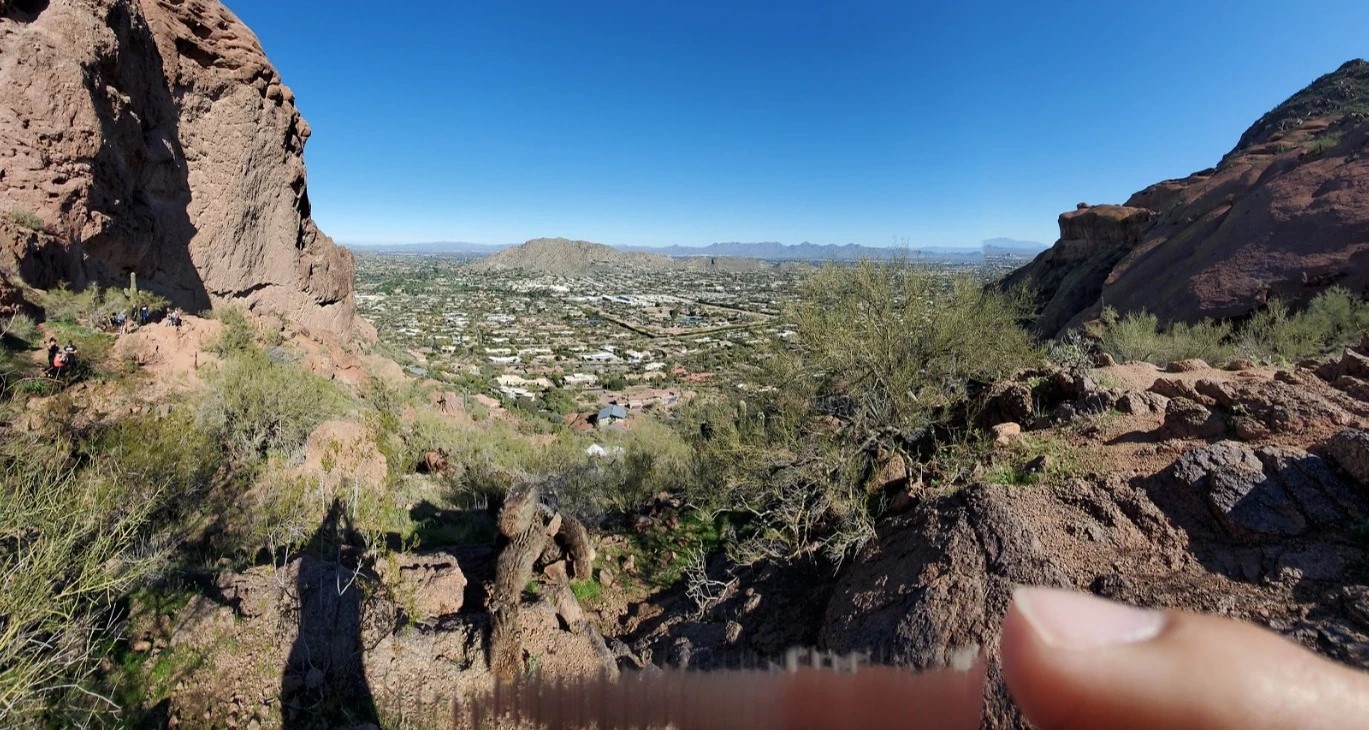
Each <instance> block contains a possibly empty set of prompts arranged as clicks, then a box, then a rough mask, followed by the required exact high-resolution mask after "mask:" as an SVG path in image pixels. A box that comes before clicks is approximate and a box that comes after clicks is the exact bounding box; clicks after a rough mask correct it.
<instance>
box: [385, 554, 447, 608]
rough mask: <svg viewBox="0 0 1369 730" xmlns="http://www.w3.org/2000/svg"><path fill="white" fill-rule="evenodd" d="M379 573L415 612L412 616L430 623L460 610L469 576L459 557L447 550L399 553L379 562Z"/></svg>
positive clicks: (397, 598)
mask: <svg viewBox="0 0 1369 730" xmlns="http://www.w3.org/2000/svg"><path fill="white" fill-rule="evenodd" d="M376 574H377V575H378V576H379V577H380V581H381V583H383V584H385V585H386V587H388V588H389V589H390V590H391V592H392V593H393V595H394V597H395V601H396V603H398V605H399V606H400V607H401V608H403V609H405V610H406V611H410V612H412V615H411V616H410V617H409V618H410V619H412V620H414V621H416V622H418V623H427V624H431V623H433V622H436V621H437V620H439V619H441V618H443V617H445V616H451V615H453V614H455V613H456V612H458V611H460V610H461V605H462V603H463V602H464V600H465V591H466V575H465V574H464V573H462V572H461V566H460V565H459V564H457V561H456V557H455V556H453V555H450V554H448V553H429V554H425V555H409V554H404V553H396V554H393V555H389V556H386V557H385V558H384V559H382V560H380V561H377V563H376Z"/></svg>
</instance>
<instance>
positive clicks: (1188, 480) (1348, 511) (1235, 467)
mask: <svg viewBox="0 0 1369 730" xmlns="http://www.w3.org/2000/svg"><path fill="white" fill-rule="evenodd" d="M1166 479H1168V480H1169V481H1170V482H1171V483H1173V484H1176V485H1180V486H1181V487H1182V488H1184V489H1192V490H1195V491H1197V492H1198V493H1200V494H1202V495H1203V498H1204V499H1205V501H1206V502H1207V504H1208V506H1209V508H1210V509H1211V511H1212V515H1213V516H1214V517H1215V518H1216V519H1217V522H1218V523H1219V524H1220V525H1221V526H1222V528H1223V529H1224V530H1225V531H1226V532H1227V533H1228V534H1229V535H1230V536H1231V537H1232V538H1233V539H1236V540H1256V541H1259V540H1269V539H1278V538H1286V537H1292V536H1298V535H1302V534H1304V533H1305V532H1306V531H1307V529H1308V527H1309V525H1316V526H1317V527H1321V528H1327V527H1332V526H1335V525H1340V524H1344V523H1345V522H1346V521H1347V518H1348V517H1350V516H1351V515H1356V514H1358V511H1359V506H1358V505H1359V500H1358V499H1357V497H1356V495H1354V494H1353V493H1352V492H1351V490H1350V489H1349V488H1348V487H1347V486H1346V485H1345V483H1344V482H1342V481H1341V480H1340V479H1339V478H1338V477H1337V476H1336V475H1335V474H1334V473H1333V472H1332V471H1331V469H1330V467H1329V465H1328V464H1327V463H1326V462H1325V461H1324V460H1322V459H1321V458H1320V457H1317V456H1315V455H1312V454H1308V453H1306V452H1301V451H1294V450H1291V449H1282V448H1277V447H1268V448H1263V449H1260V450H1258V451H1255V450H1252V449H1251V448H1250V447H1248V446H1245V445H1243V444H1238V443H1235V442H1231V441H1225V442H1221V443H1216V444H1212V445H1210V446H1205V447H1203V448H1200V449H1194V450H1192V451H1189V452H1187V453H1185V454H1184V455H1183V456H1180V457H1179V459H1178V460H1176V461H1175V462H1174V465H1173V466H1172V467H1170V469H1169V470H1168V471H1167V472H1166Z"/></svg>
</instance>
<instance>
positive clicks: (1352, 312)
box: [1240, 286, 1369, 362]
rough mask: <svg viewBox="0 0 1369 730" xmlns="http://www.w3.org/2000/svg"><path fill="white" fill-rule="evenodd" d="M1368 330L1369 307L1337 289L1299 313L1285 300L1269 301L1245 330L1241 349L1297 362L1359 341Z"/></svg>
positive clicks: (1332, 288) (1262, 357) (1276, 358)
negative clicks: (1291, 308)
mask: <svg viewBox="0 0 1369 730" xmlns="http://www.w3.org/2000/svg"><path fill="white" fill-rule="evenodd" d="M1366 329H1369V304H1366V303H1365V302H1363V301H1361V300H1360V299H1358V298H1356V297H1355V296H1354V295H1353V294H1351V293H1350V292H1349V291H1348V290H1346V289H1344V288H1342V287H1338V286H1333V287H1331V288H1330V289H1327V290H1326V291H1323V292H1322V293H1320V294H1318V295H1317V296H1316V297H1313V299H1312V301H1311V302H1308V304H1307V308H1306V309H1304V310H1303V311H1301V312H1297V313H1294V312H1291V311H1290V310H1289V308H1288V306H1287V305H1286V304H1285V303H1284V302H1283V301H1282V300H1279V299H1271V300H1269V303H1268V304H1267V305H1266V306H1265V308H1264V309H1261V310H1260V311H1258V312H1256V313H1255V314H1254V315H1252V316H1251V318H1250V320H1249V321H1248V322H1247V323H1246V325H1245V327H1244V328H1243V329H1242V330H1241V338H1240V340H1241V349H1242V351H1244V352H1245V353H1246V354H1247V355H1249V356H1250V357H1253V358H1257V359H1263V360H1283V361H1287V362H1295V361H1297V360H1302V359H1304V358H1309V357H1315V356H1317V355H1321V354H1323V353H1325V352H1326V351H1327V350H1328V349H1329V348H1332V347H1336V346H1340V345H1346V344H1351V343H1354V342H1358V341H1359V338H1360V336H1361V333H1363V332H1364V331H1365V330H1366Z"/></svg>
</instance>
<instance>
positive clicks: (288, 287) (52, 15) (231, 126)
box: [0, 0, 374, 339]
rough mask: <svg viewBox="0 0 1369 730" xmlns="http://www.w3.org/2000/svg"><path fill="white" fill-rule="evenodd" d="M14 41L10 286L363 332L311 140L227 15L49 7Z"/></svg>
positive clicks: (3, 165) (199, 0)
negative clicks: (323, 205) (307, 156)
mask: <svg viewBox="0 0 1369 730" xmlns="http://www.w3.org/2000/svg"><path fill="white" fill-rule="evenodd" d="M41 5H42V6H43V8H42V10H41V12H39V13H37V14H36V15H34V17H32V19H31V20H30V21H29V22H23V23H16V22H13V21H12V20H6V21H3V22H4V29H3V32H0V57H3V58H5V59H12V61H11V60H7V62H6V63H4V64H0V108H3V109H6V110H9V113H6V114H4V115H0V179H3V180H4V186H3V191H2V192H0V197H2V198H3V200H0V208H3V209H4V210H6V211H8V210H13V209H20V210H25V211H29V212H31V213H33V214H36V216H37V217H38V218H39V219H41V220H42V221H44V222H45V223H46V229H47V231H46V232H44V233H43V234H42V235H40V236H37V238H41V239H42V240H41V241H39V242H38V243H40V245H30V243H31V242H33V241H34V239H35V236H34V235H31V233H30V232H28V231H19V230H17V229H16V228H15V227H13V226H6V227H4V228H3V229H0V269H6V270H8V271H10V272H14V273H17V274H18V275H19V276H20V277H21V278H23V279H24V280H25V281H26V282H28V283H29V284H30V285H33V286H36V287H39V288H43V289H46V288H49V287H51V286H53V285H54V284H56V283H57V282H58V281H62V280H66V281H70V282H72V283H73V284H74V285H76V286H77V287H80V286H83V285H85V284H86V283H90V282H95V283H99V284H103V285H114V284H117V285H120V286H123V285H126V284H127V282H128V274H129V273H130V272H133V273H136V274H137V275H138V282H139V284H140V285H142V286H143V287H144V288H146V289H149V290H152V291H155V292H157V293H159V294H162V295H164V296H166V297H168V298H169V299H171V301H172V302H173V304H175V305H177V306H180V307H183V308H185V309H186V310H188V311H192V312H193V311H197V310H200V309H204V308H206V307H209V306H210V305H211V304H219V303H224V302H236V303H240V304H242V305H244V306H246V307H247V308H248V309H250V310H253V311H256V312H271V313H274V314H278V315H280V316H282V317H286V318H289V319H291V320H294V321H297V322H299V323H301V324H302V325H304V326H305V327H306V328H308V329H309V330H310V331H312V332H314V333H317V334H320V335H322V334H324V333H333V334H337V335H344V336H351V335H353V334H356V335H359V336H362V337H365V338H368V339H369V338H371V337H373V336H374V331H373V330H372V329H371V328H370V326H369V325H367V324H366V323H365V322H364V321H361V320H359V319H358V318H356V316H355V315H356V312H355V302H354V297H353V291H352V279H353V275H354V262H353V258H352V255H351V254H350V253H348V252H347V251H346V250H344V249H342V248H340V247H338V246H336V245H334V244H333V242H332V241H331V240H330V239H329V238H328V237H327V236H326V235H324V234H323V233H322V232H321V231H319V229H318V227H317V226H316V225H315V224H314V221H313V219H312V217H311V214H312V211H311V205H310V202H309V193H308V189H307V186H306V181H305V169H304V157H303V153H304V145H305V141H306V140H307V139H308V138H309V135H310V129H309V125H308V124H307V123H305V121H304V120H303V119H302V118H301V117H300V114H299V111H298V110H297V109H296V107H295V99H294V95H293V94H292V93H291V92H290V90H289V89H288V88H286V87H285V86H284V85H282V83H281V79H280V75H279V74H278V73H277V72H276V69H275V68H274V67H273V66H272V65H271V64H270V62H269V61H268V60H267V59H266V55H265V53H264V52H263V51H262V48H261V45H260V43H259V42H258V41H257V38H256V36H254V35H253V34H252V32H251V31H250V30H248V29H247V27H246V26H244V25H243V24H242V22H241V21H239V20H238V18H237V17H236V16H235V15H233V13H232V12H230V11H229V10H228V9H227V8H225V7H224V6H223V4H222V3H220V2H219V1H218V0H182V1H179V2H147V1H145V0H144V1H141V2H140V1H139V0H50V1H49V0H45V1H44V2H43V3H41Z"/></svg>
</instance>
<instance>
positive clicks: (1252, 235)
mask: <svg viewBox="0 0 1369 730" xmlns="http://www.w3.org/2000/svg"><path fill="white" fill-rule="evenodd" d="M1367 115H1369V63H1367V62H1365V61H1351V62H1349V63H1346V64H1345V65H1344V66H1342V67H1341V68H1340V69H1338V70H1337V71H1335V72H1334V73H1331V74H1327V75H1326V76H1323V77H1322V78H1320V79H1318V80H1317V81H1316V82H1315V83H1313V84H1312V85H1311V86H1309V87H1307V88H1306V89H1304V90H1303V91H1301V92H1299V93H1298V94H1296V95H1294V96H1293V97H1292V98H1290V99H1289V100H1288V101H1286V102H1284V103H1283V104H1281V105H1279V106H1278V107H1277V108H1275V109H1274V110H1273V111H1271V112H1269V113H1268V114H1266V115H1265V116H1264V117H1262V118H1261V119H1260V120H1259V121H1258V122H1256V123H1255V124H1254V126H1252V127H1251V128H1250V129H1249V130H1248V131H1246V133H1245V134H1244V135H1242V136H1241V139H1240V142H1239V143H1238V144H1237V145H1236V147H1235V149H1233V150H1232V151H1231V152H1230V153H1228V154H1227V155H1226V156H1225V157H1224V158H1223V159H1222V161H1221V162H1220V163H1219V164H1218V165H1217V167H1215V168H1212V169H1208V170H1203V171H1201V172H1197V173H1194V174H1192V175H1190V176H1189V177H1187V178H1184V179H1182V180H1167V181H1165V182H1161V183H1158V184H1156V185H1152V186H1151V187H1149V188H1146V189H1145V190H1142V191H1141V192H1139V193H1136V194H1135V195H1133V196H1132V197H1131V199H1130V200H1128V201H1127V202H1126V204H1125V205H1121V206H1118V205H1101V206H1088V205H1084V204H1081V205H1080V207H1079V209H1078V210H1075V211H1070V212H1068V213H1065V214H1064V215H1062V216H1060V240H1059V242H1057V243H1056V244H1055V246H1054V247H1052V248H1051V249H1049V250H1047V251H1046V252H1044V253H1042V254H1041V255H1040V256H1038V257H1037V258H1036V259H1035V260H1034V261H1033V262H1032V263H1031V264H1030V265H1029V266H1027V267H1024V268H1023V269H1020V270H1018V271H1017V272H1015V273H1014V274H1012V275H1011V276H1010V277H1009V278H1008V279H1007V281H1006V284H1007V285H1009V286H1012V285H1017V284H1023V283H1027V284H1029V285H1030V286H1032V287H1034V288H1036V289H1037V291H1038V293H1039V294H1040V297H1041V305H1042V309H1041V312H1040V315H1039V318H1038V319H1037V323H1036V325H1037V328H1038V330H1040V332H1041V333H1042V334H1045V335H1047V336H1051V335H1056V334H1059V333H1061V332H1062V331H1063V330H1065V329H1068V328H1071V327H1075V326H1078V325H1080V324H1081V323H1083V322H1085V321H1087V320H1089V319H1091V318H1093V317H1096V316H1097V315H1098V314H1099V312H1100V311H1101V309H1102V306H1103V305H1104V304H1107V305H1110V306H1112V307H1115V308H1117V309H1118V310H1119V311H1121V312H1134V311H1137V310H1140V309H1142V308H1144V309H1147V310H1148V311H1150V312H1153V313H1155V314H1156V315H1158V316H1159V317H1160V319H1161V321H1162V322H1169V321H1176V320H1182V321H1196V320H1198V319H1201V318H1203V317H1214V318H1215V317H1239V316H1242V315H1245V314H1248V313H1249V312H1251V311H1252V310H1254V309H1256V308H1258V307H1259V306H1261V305H1262V304H1264V303H1265V302H1266V301H1267V300H1268V299H1269V297H1279V298H1282V299H1284V300H1285V301H1288V302H1290V303H1293V304H1298V303H1301V302H1305V301H1306V300H1308V299H1310V298H1311V297H1312V296H1314V295H1316V294H1317V293H1318V292H1320V291H1322V290H1323V289H1325V288H1327V287H1329V286H1332V285H1340V286H1343V287H1346V288H1348V289H1350V290H1352V291H1353V292H1355V293H1356V294H1361V295H1362V294H1364V293H1365V291H1366V288H1369V188H1367V187H1366V186H1365V183H1364V181H1365V180H1367V179H1369V159H1366V158H1365V157H1364V148H1365V145H1366V144H1369V116H1367Z"/></svg>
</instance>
